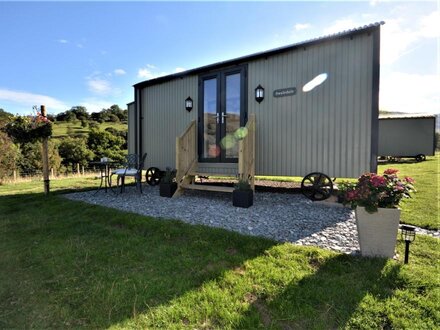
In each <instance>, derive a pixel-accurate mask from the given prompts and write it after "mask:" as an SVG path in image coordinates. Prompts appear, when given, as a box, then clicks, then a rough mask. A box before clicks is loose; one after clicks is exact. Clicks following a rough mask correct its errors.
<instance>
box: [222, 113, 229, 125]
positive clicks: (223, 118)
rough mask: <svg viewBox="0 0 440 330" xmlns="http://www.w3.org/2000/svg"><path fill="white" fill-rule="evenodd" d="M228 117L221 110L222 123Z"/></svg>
mask: <svg viewBox="0 0 440 330" xmlns="http://www.w3.org/2000/svg"><path fill="white" fill-rule="evenodd" d="M226 117H228V115H227V114H225V113H224V112H222V124H224V123H225V118H226Z"/></svg>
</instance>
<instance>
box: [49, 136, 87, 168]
mask: <svg viewBox="0 0 440 330" xmlns="http://www.w3.org/2000/svg"><path fill="white" fill-rule="evenodd" d="M58 152H59V154H60V156H61V157H62V158H63V160H62V164H63V165H65V166H67V167H69V166H70V167H73V166H74V164H80V165H84V166H86V165H87V163H88V162H89V161H91V160H92V159H93V156H94V154H93V152H92V151H91V150H90V149H89V148H88V146H87V139H86V138H71V137H67V138H65V139H63V140H62V141H61V142H60V144H59V146H58Z"/></svg>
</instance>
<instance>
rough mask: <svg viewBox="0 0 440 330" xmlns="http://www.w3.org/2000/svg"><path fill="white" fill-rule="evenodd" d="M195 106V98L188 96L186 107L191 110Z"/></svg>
mask: <svg viewBox="0 0 440 330" xmlns="http://www.w3.org/2000/svg"><path fill="white" fill-rule="evenodd" d="M192 108H193V100H192V98H191V97H189V96H188V98H187V99H186V100H185V109H186V110H187V111H188V112H189V111H191V110H192Z"/></svg>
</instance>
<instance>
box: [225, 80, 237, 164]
mask: <svg viewBox="0 0 440 330" xmlns="http://www.w3.org/2000/svg"><path fill="white" fill-rule="evenodd" d="M240 96H241V90H240V73H236V74H231V75H229V76H226V109H225V112H226V115H227V117H226V118H225V124H226V136H225V137H224V138H223V140H222V141H223V143H222V146H223V147H224V148H225V149H226V158H238V141H237V139H236V138H235V137H234V133H235V132H236V131H237V129H239V128H240V106H241V102H240Z"/></svg>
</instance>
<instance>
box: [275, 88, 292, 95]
mask: <svg viewBox="0 0 440 330" xmlns="http://www.w3.org/2000/svg"><path fill="white" fill-rule="evenodd" d="M295 94H296V87H289V88H281V89H276V90H274V91H273V97H283V96H291V95H295Z"/></svg>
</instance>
